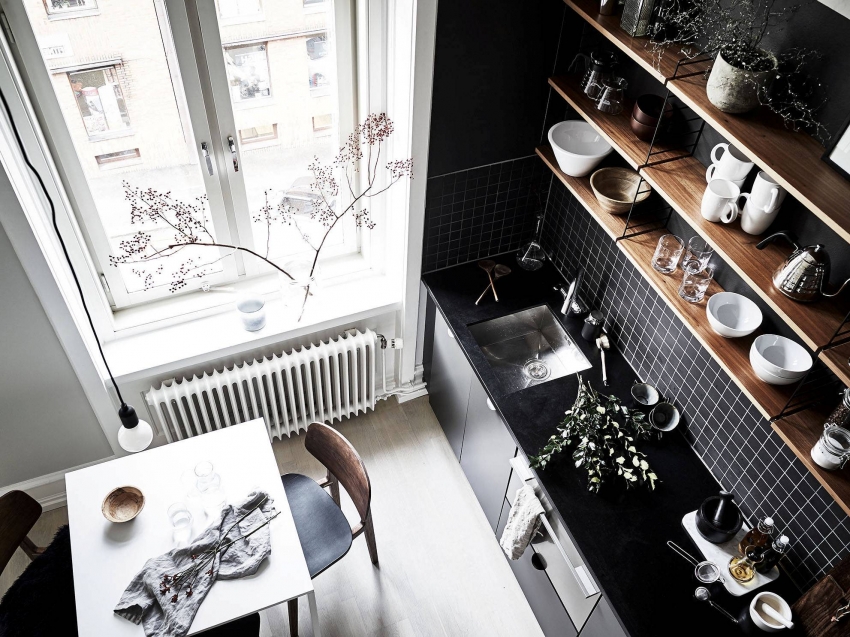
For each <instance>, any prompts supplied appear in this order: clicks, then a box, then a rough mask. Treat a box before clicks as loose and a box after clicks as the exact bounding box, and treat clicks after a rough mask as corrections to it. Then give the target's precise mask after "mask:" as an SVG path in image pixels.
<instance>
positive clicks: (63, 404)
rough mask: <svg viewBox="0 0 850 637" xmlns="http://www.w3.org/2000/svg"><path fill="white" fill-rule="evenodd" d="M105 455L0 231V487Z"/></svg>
mask: <svg viewBox="0 0 850 637" xmlns="http://www.w3.org/2000/svg"><path fill="white" fill-rule="evenodd" d="M111 455H112V449H111V448H110V446H109V443H108V442H107V440H106V437H105V436H104V435H103V430H102V429H101V428H100V425H99V424H98V422H97V419H96V418H95V415H94V412H93V411H92V408H91V406H90V405H89V402H88V400H87V399H86V396H85V394H84V393H83V389H82V387H81V385H80V382H79V380H78V379H77V376H76V374H75V373H74V370H73V369H72V368H71V364H70V363H69V362H68V357H67V356H66V354H65V350H64V349H62V345H61V344H60V343H59V339H58V338H57V337H56V333H55V332H54V331H53V327H52V326H51V325H50V322H49V321H48V319H47V315H46V314H45V312H44V309H43V308H42V306H41V303H40V302H39V300H38V298H37V297H36V294H35V292H34V291H33V288H32V285H31V284H30V282H29V279H27V276H26V274H25V273H24V270H23V268H22V266H21V263H20V261H19V260H18V257H17V255H16V254H15V251H14V249H13V248H12V245H11V243H10V242H9V238H8V237H7V235H6V233H5V231H4V230H3V228H2V226H0V486H6V485H10V484H14V483H16V482H21V481H24V480H29V479H31V478H35V477H38V476H43V475H46V474H50V473H54V472H56V471H61V470H63V469H68V468H70V467H74V466H77V465H81V464H84V463H87V462H91V461H95V460H99V459H101V458H106V457H109V456H111Z"/></svg>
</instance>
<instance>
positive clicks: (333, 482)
mask: <svg viewBox="0 0 850 637" xmlns="http://www.w3.org/2000/svg"><path fill="white" fill-rule="evenodd" d="M328 487H329V488H330V491H331V499H333V501H334V502H336V505H337V506H338V507H340V508H342V505H341V504H340V500H339V480H337V479H336V476H335V475H334V474H332V473H331V472H330V471H328Z"/></svg>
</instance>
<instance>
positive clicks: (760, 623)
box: [750, 591, 792, 633]
mask: <svg viewBox="0 0 850 637" xmlns="http://www.w3.org/2000/svg"><path fill="white" fill-rule="evenodd" d="M762 604H767V605H768V606H770V607H771V608H772V609H773V610H775V611H776V612H777V613H779V614H780V615H782V616H783V617H784V618H785V619H787V620H788V621H789V622H790V621H791V619H792V613H791V607H790V606H789V605H788V602H786V601H785V600H784V599H782V598H781V597H780V596H779V595H777V594H776V593H770V592H768V591H765V592H763V593H759V594H758V595H756V596H755V597H753V601H751V602H750V619H752V620H753V623H754V624H755V625H756V626H757V627H758V628H760V629H761V630H763V631H765V632H766V633H778V632H779V631H780V630H786V628H785V626H783V625H782V624H780V623H779V622H778V621H776V620H775V619H773V618H771V617H769V616H768V615H767V614H766V613H764V612H762V611H761V610H759V609H760V608H761V605H762Z"/></svg>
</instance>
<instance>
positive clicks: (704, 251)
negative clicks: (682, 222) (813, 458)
mask: <svg viewBox="0 0 850 637" xmlns="http://www.w3.org/2000/svg"><path fill="white" fill-rule="evenodd" d="M712 254H714V248H712V247H711V246H710V245H708V242H707V241H706V240H705V239H703V238H702V237H700V236H695V237H691V238H690V239H688V246H687V247H686V248H685V257H684V258H683V259H682V263H681V264H680V267H681V268H682V270H684V269H686V268H690V269H691V270H702V269H703V268H704V267H705V266H707V265H708V260H709V259H711V255H712Z"/></svg>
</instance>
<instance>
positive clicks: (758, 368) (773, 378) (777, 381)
mask: <svg viewBox="0 0 850 637" xmlns="http://www.w3.org/2000/svg"><path fill="white" fill-rule="evenodd" d="M750 365H752V366H753V371H754V372H755V373H756V376H758V377H759V378H761V379H762V380H763V381H764V382H766V383H768V384H769V385H791V384H792V383H798V382H800V378H783V377H782V376H777V375H776V374H771V373H770V372H769V371H767V370H766V369H765V368H764V367H763V366H762V365H761V363H760V362H759V360H758V359H756V358H755V357H754V356H753V350H752V349H751V350H750ZM801 378H802V377H801Z"/></svg>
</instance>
